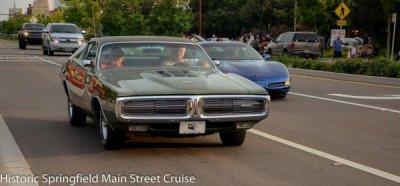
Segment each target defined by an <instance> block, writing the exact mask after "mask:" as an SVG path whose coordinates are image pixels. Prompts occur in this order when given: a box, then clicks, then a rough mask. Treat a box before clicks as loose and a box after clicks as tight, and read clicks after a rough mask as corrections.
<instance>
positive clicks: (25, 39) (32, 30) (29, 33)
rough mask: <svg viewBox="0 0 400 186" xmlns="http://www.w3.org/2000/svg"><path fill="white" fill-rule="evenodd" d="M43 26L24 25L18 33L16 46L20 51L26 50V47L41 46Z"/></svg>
mask: <svg viewBox="0 0 400 186" xmlns="http://www.w3.org/2000/svg"><path fill="white" fill-rule="evenodd" d="M43 29H44V25H43V24H41V23H24V24H23V26H22V29H21V30H20V31H19V32H18V45H19V48H20V49H26V45H28V44H29V45H41V44H42V30H43Z"/></svg>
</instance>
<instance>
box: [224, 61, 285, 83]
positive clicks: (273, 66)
mask: <svg viewBox="0 0 400 186" xmlns="http://www.w3.org/2000/svg"><path fill="white" fill-rule="evenodd" d="M218 68H219V69H220V70H221V71H222V72H225V73H235V74H238V75H240V76H243V77H246V78H248V79H251V80H259V79H276V78H278V79H286V80H287V79H289V78H290V77H289V71H288V70H287V68H286V67H285V66H284V65H283V64H282V63H279V62H274V61H268V62H265V61H262V60H222V61H220V65H219V66H218Z"/></svg>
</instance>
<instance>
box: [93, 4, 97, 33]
mask: <svg viewBox="0 0 400 186" xmlns="http://www.w3.org/2000/svg"><path fill="white" fill-rule="evenodd" d="M92 17H93V31H94V37H97V33H96V20H95V18H94V1H92Z"/></svg>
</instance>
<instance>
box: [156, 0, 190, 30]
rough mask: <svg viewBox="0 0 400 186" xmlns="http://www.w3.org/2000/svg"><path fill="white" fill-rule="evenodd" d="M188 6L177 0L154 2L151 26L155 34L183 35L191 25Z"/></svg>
mask: <svg viewBox="0 0 400 186" xmlns="http://www.w3.org/2000/svg"><path fill="white" fill-rule="evenodd" d="M187 9H188V7H186V6H185V4H183V3H179V1H176V0H163V1H159V2H158V3H156V4H154V7H153V10H152V12H151V13H150V19H149V26H150V30H151V31H152V32H153V34H155V35H168V36H182V35H183V34H184V32H186V31H187V30H189V29H190V27H191V20H192V17H191V13H190V12H189V11H188V10H187Z"/></svg>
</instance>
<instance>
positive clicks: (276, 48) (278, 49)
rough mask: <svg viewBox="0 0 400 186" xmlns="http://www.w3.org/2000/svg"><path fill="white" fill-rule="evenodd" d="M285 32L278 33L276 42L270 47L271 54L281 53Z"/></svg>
mask: <svg viewBox="0 0 400 186" xmlns="http://www.w3.org/2000/svg"><path fill="white" fill-rule="evenodd" d="M285 37H286V33H282V34H281V35H279V37H278V38H277V39H276V43H275V45H274V47H273V48H272V53H273V54H282V51H283V46H284V44H285V43H284V41H285Z"/></svg>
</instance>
